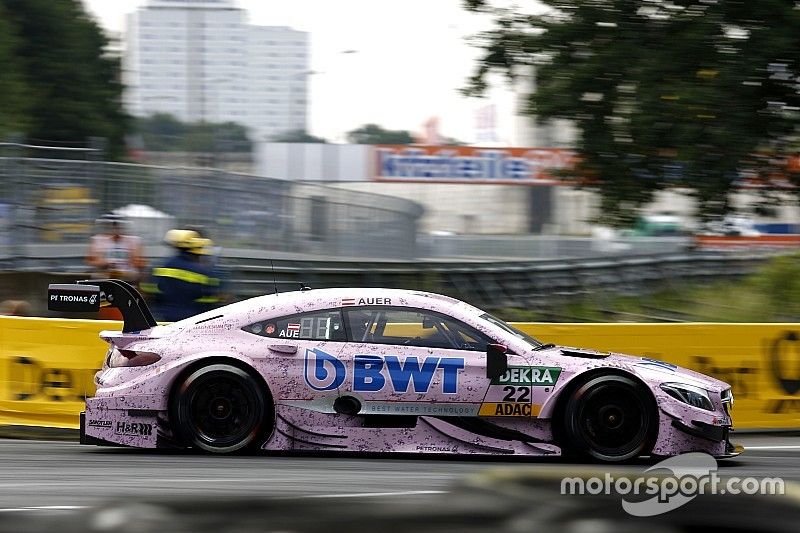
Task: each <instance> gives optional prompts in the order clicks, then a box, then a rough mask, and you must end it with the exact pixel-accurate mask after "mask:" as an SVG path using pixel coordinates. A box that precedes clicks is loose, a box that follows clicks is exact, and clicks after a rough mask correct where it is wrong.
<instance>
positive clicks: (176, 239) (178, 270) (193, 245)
mask: <svg viewBox="0 0 800 533" xmlns="http://www.w3.org/2000/svg"><path fill="white" fill-rule="evenodd" d="M164 240H165V242H166V243H167V244H168V245H170V246H172V247H173V248H174V249H175V255H173V256H172V257H171V258H170V259H168V260H167V261H166V262H165V263H164V264H163V265H162V266H159V267H156V268H154V269H153V272H152V275H151V276H150V279H149V280H148V281H147V282H146V283H143V284H142V290H143V291H144V292H145V294H148V295H149V296H150V297H151V298H152V300H153V309H154V311H155V312H156V315H157V316H158V317H159V318H160V319H161V320H165V321H167V322H174V321H177V320H182V319H184V318H188V317H190V316H194V315H196V314H199V313H202V312H205V311H209V310H211V309H213V308H214V307H216V306H217V305H218V304H219V303H220V295H221V292H220V291H221V280H220V276H219V274H218V273H217V272H216V269H214V268H213V266H211V265H209V264H208V262H206V261H205V260H204V257H205V256H206V255H208V254H209V253H210V252H211V250H212V247H213V245H214V243H213V242H212V241H211V239H206V238H204V237H201V236H200V235H199V234H198V233H197V232H196V231H194V230H185V229H173V230H169V231H168V232H167V234H166V235H165V237H164Z"/></svg>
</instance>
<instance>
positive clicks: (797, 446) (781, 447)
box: [744, 444, 800, 452]
mask: <svg viewBox="0 0 800 533" xmlns="http://www.w3.org/2000/svg"><path fill="white" fill-rule="evenodd" d="M749 450H762V451H766V450H800V444H786V445H778V446H745V447H744V451H745V452H747V451H749Z"/></svg>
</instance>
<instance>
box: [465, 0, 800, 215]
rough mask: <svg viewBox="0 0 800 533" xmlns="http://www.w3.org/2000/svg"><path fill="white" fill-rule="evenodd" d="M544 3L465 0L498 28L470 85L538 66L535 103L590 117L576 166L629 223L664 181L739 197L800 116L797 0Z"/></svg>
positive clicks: (546, 111) (721, 201)
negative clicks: (749, 175)
mask: <svg viewBox="0 0 800 533" xmlns="http://www.w3.org/2000/svg"><path fill="white" fill-rule="evenodd" d="M540 4H542V5H541V6H539V9H538V11H539V14H535V15H534V14H530V13H519V12H513V11H510V10H507V9H501V8H497V7H495V6H494V5H493V4H492V2H491V0H464V5H465V7H466V8H467V9H469V10H472V11H477V12H483V13H487V14H488V15H489V16H491V17H493V19H494V28H493V29H492V30H490V31H488V32H486V33H484V34H481V35H480V36H479V37H478V46H480V47H481V48H482V51H483V54H482V58H481V59H480V61H479V63H478V65H477V68H476V70H475V72H474V74H473V76H472V77H471V78H470V80H469V85H468V87H467V90H466V92H467V93H468V94H472V95H478V94H481V93H482V92H483V91H484V90H485V89H486V87H487V84H488V77H489V74H490V73H491V72H493V71H501V72H505V73H506V74H507V75H508V76H510V77H512V78H513V77H515V76H518V75H520V74H530V73H531V72H534V73H535V78H536V90H535V92H532V93H531V94H530V95H529V96H528V99H527V108H526V111H527V112H528V113H529V114H530V115H532V116H535V117H537V119H545V120H546V119H554V118H564V119H569V120H571V121H573V122H574V124H575V125H576V126H577V128H578V131H579V138H578V141H577V147H576V148H577V151H578V153H579V156H580V162H579V163H578V164H577V165H576V168H575V169H574V170H573V176H574V177H576V178H577V177H580V178H582V179H584V180H587V181H588V182H589V183H590V184H591V185H592V186H594V187H596V188H597V189H598V190H599V192H600V193H601V197H602V204H601V212H602V213H603V215H602V217H603V218H605V220H606V221H607V222H611V223H616V224H626V223H629V222H630V221H631V220H632V219H633V218H635V216H636V209H635V208H636V207H638V206H640V205H641V204H643V203H644V202H647V201H648V200H650V199H651V198H652V194H653V193H654V192H655V191H657V190H659V189H661V188H664V187H668V186H672V185H676V186H684V187H689V188H690V189H691V190H693V191H694V193H695V195H696V197H697V200H698V204H699V208H700V209H699V214H700V215H701V216H702V217H703V218H709V217H712V216H717V215H719V214H722V213H725V212H727V211H728V210H729V209H730V203H729V193H730V191H731V190H732V188H733V187H734V185H735V181H736V180H737V179H738V177H739V176H740V175H741V174H740V173H741V172H742V171H743V170H747V169H748V167H749V166H752V165H754V164H755V165H757V161H755V162H754V158H753V155H754V154H756V153H757V152H759V151H764V150H768V151H773V152H774V151H775V150H779V149H780V148H781V147H782V146H783V145H784V143H785V140H786V139H787V136H789V135H790V134H791V133H792V132H793V131H795V128H796V127H797V124H798V117H799V116H800V115H799V114H798V111H797V109H798V107H800V99H798V91H797V80H798V79H799V78H798V75H799V74H800V32H798V31H797V28H798V27H800V10H798V9H797V8H796V3H795V2H794V1H791V0H760V1H758V2H748V1H745V0H730V1H725V2H707V1H705V0H672V1H660V0H654V1H652V2H641V1H638V0H582V1H565V0H542V1H541V2H540Z"/></svg>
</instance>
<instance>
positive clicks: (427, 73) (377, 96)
mask: <svg viewBox="0 0 800 533" xmlns="http://www.w3.org/2000/svg"><path fill="white" fill-rule="evenodd" d="M83 1H84V3H85V5H86V6H87V7H88V9H89V11H90V13H92V14H93V15H94V16H95V17H97V18H98V19H99V21H100V23H101V24H102V25H103V26H104V27H105V28H107V29H110V30H113V31H124V18H125V14H127V13H130V12H132V11H134V10H136V9H137V8H138V7H139V6H143V5H144V4H145V3H146V2H145V0H83ZM236 3H237V4H238V5H239V7H242V8H244V9H246V10H247V12H248V18H249V21H250V23H251V24H256V25H262V26H291V27H292V28H295V29H299V30H303V31H307V32H309V33H310V34H311V69H312V71H314V72H315V74H314V75H312V76H311V94H310V100H311V109H310V130H311V132H312V133H314V134H316V135H321V136H323V137H326V138H329V139H339V138H341V134H342V132H344V131H347V130H350V129H353V128H355V127H357V126H360V125H362V124H364V123H367V122H376V123H378V124H380V125H382V126H384V127H387V128H392V129H407V130H411V131H415V132H416V131H420V130H421V129H422V124H423V122H424V121H425V120H426V119H428V118H430V117H432V116H438V117H440V123H441V130H442V132H443V133H444V134H445V135H448V136H452V137H456V138H458V139H461V140H464V141H468V142H471V141H473V140H474V137H475V110H476V109H477V108H479V107H481V106H484V105H486V103H487V102H488V101H492V102H495V103H496V104H498V106H499V116H498V127H499V129H500V135H501V137H503V138H509V137H510V136H511V131H512V129H513V118H512V117H511V109H512V102H513V99H512V97H511V94H510V92H509V91H508V90H507V89H505V88H503V87H498V88H496V89H494V90H493V91H492V92H491V93H490V94H489V98H490V100H486V99H483V100H479V99H467V98H464V97H462V96H460V95H459V94H458V89H459V88H460V87H462V86H463V85H464V83H465V80H466V78H467V76H468V75H469V74H470V72H471V69H472V68H473V65H474V60H475V58H476V56H477V53H478V52H477V51H476V50H475V49H474V48H472V47H471V46H469V45H468V44H467V42H466V38H467V37H468V36H470V35H473V34H475V33H477V32H478V31H480V30H481V29H485V28H487V27H488V24H489V21H488V19H487V18H486V17H485V16H482V15H475V14H472V13H468V12H466V11H464V10H463V8H462V7H461V0H403V1H377V0H336V1H331V0H237V1H236ZM344 50H357V53H352V54H342V53H341V52H342V51H344ZM500 81H501V84H502V80H500ZM508 140H509V141H510V139H508Z"/></svg>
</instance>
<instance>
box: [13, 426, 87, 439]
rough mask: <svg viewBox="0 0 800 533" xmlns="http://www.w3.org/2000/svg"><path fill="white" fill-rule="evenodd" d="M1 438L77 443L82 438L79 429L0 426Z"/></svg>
mask: <svg viewBox="0 0 800 533" xmlns="http://www.w3.org/2000/svg"><path fill="white" fill-rule="evenodd" d="M0 438H4V439H23V440H57V441H75V442H77V441H78V440H79V438H80V431H79V430H77V429H66V428H48V427H37V426H0Z"/></svg>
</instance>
